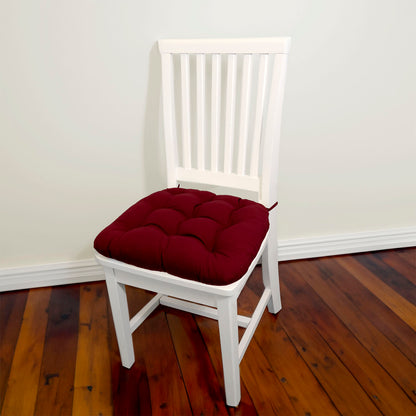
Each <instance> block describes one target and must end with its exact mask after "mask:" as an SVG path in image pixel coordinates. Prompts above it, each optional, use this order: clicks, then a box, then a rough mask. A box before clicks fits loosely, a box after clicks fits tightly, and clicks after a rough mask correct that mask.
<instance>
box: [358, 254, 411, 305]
mask: <svg viewBox="0 0 416 416" xmlns="http://www.w3.org/2000/svg"><path fill="white" fill-rule="evenodd" d="M354 258H355V259H356V260H358V261H359V262H360V263H361V264H362V265H364V266H365V267H366V269H368V270H370V271H371V273H373V274H374V275H375V276H377V277H378V279H380V280H381V281H383V282H384V283H385V284H386V285H388V286H389V287H391V288H392V289H393V290H394V291H395V292H396V293H398V294H399V295H400V296H402V297H403V298H404V299H406V300H407V301H409V302H410V303H412V304H413V305H416V286H415V285H414V284H413V283H412V282H410V281H409V280H408V279H406V277H405V276H403V275H401V274H400V273H399V272H397V271H396V270H395V269H394V268H392V267H390V266H389V265H388V264H386V263H383V262H382V261H381V260H379V259H378V258H377V257H376V256H374V255H373V254H372V253H367V254H356V255H355V256H354Z"/></svg>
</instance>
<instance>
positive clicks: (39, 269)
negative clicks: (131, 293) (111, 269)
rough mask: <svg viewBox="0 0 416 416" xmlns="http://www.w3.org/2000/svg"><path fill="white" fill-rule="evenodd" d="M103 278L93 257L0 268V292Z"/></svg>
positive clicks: (101, 271)
mask: <svg viewBox="0 0 416 416" xmlns="http://www.w3.org/2000/svg"><path fill="white" fill-rule="evenodd" d="M95 280H104V272H103V270H102V267H101V266H99V265H98V264H97V262H96V261H95V260H94V259H90V260H80V261H72V262H66V263H54V264H43V265H39V266H26V267H13V268H8V269H0V292H3V291H7V290H18V289H29V288H34V287H43V286H56V285H66V284H72V283H82V282H92V281H95Z"/></svg>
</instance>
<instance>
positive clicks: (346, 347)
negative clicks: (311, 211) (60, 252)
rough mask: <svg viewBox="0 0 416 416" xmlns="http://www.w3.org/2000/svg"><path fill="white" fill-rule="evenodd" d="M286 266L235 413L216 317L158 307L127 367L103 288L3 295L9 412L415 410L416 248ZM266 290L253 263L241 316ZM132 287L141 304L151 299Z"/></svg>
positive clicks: (0, 379) (402, 414)
mask: <svg viewBox="0 0 416 416" xmlns="http://www.w3.org/2000/svg"><path fill="white" fill-rule="evenodd" d="M280 274H281V286H282V299H283V310H282V311H281V312H280V313H279V314H278V315H277V316H274V315H271V314H269V313H268V312H267V311H266V312H265V314H264V316H263V318H262V320H261V323H260V325H259V327H258V329H257V332H256V335H255V337H254V339H253V340H252V342H251V344H250V346H249V348H248V350H247V352H246V355H245V357H244V359H243V361H242V363H241V378H242V399H241V404H240V406H239V408H237V409H232V408H227V407H226V406H225V405H224V385H223V380H222V369H221V358H220V350H219V338H218V329H217V324H216V322H215V321H211V320H209V319H207V318H200V317H193V316H192V315H188V314H186V313H182V312H177V311H172V310H168V309H165V308H160V309H158V310H157V311H155V312H154V313H153V314H152V315H151V317H150V318H148V320H147V321H145V323H144V324H143V325H142V326H141V327H140V328H139V329H138V330H137V331H136V332H135V334H134V345H135V353H136V362H135V364H134V365H133V367H132V368H131V369H130V370H126V369H124V368H122V367H121V365H120V358H119V355H118V349H117V343H116V339H115V334H114V329H113V323H112V320H111V315H110V310H109V305H108V300H107V294H106V288H105V286H104V284H103V283H92V284H82V285H70V286H60V287H54V288H42V289H32V290H23V291H16V292H6V293H2V294H0V336H1V342H0V364H1V367H0V409H2V412H1V415H10V416H14V415H19V416H20V415H33V414H36V415H42V416H43V415H45V416H51V415H71V414H73V415H111V414H117V415H150V414H172V415H180V416H182V415H188V414H195V415H211V414H236V415H239V414H244V415H246V414H248V415H255V414H259V415H274V414H278V415H279V416H285V415H302V416H306V415H318V416H331V415H339V414H342V415H353V416H370V415H392V416H411V415H416V306H415V304H416V290H415V287H416V248H412V249H402V250H391V251H380V252H374V253H371V254H358V255H346V256H338V257H327V258H321V259H313V260H299V261H292V262H282V263H281V264H280ZM260 290H261V278H260V267H257V268H256V270H255V272H254V273H253V275H252V277H251V278H250V280H249V284H248V287H247V288H246V289H245V290H244V292H243V294H242V296H241V297H240V305H239V308H240V313H248V312H250V311H251V310H252V309H253V305H254V304H255V301H256V300H257V299H258V296H259V293H260ZM128 295H129V298H130V300H131V302H132V304H133V305H134V307H135V308H136V309H138V308H139V307H140V305H142V304H143V303H144V302H145V301H146V300H147V299H148V298H149V294H148V293H145V292H142V291H138V290H134V291H133V290H131V291H129V293H128ZM132 312H133V311H132ZM134 312H135V311H134Z"/></svg>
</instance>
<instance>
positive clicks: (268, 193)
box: [260, 54, 287, 206]
mask: <svg viewBox="0 0 416 416" xmlns="http://www.w3.org/2000/svg"><path fill="white" fill-rule="evenodd" d="M286 69H287V54H277V55H276V56H275V60H274V65H273V74H272V80H271V91H272V92H273V93H272V94H271V95H270V99H269V106H268V114H267V118H266V125H265V133H264V146H263V149H262V169H263V172H262V181H261V194H260V200H261V202H262V203H263V204H265V205H267V206H271V205H272V204H274V203H275V202H276V201H277V198H278V197H277V189H278V187H277V182H278V171H279V146H280V130H281V129H280V127H281V119H282V107H283V97H284V87H285V81H286Z"/></svg>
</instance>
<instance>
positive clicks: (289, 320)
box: [280, 306, 381, 416]
mask: <svg viewBox="0 0 416 416" xmlns="http://www.w3.org/2000/svg"><path fill="white" fill-rule="evenodd" d="M280 314H281V315H280V320H281V323H282V326H283V328H284V329H285V332H286V333H287V334H288V336H289V338H290V339H291V341H292V342H293V343H294V345H295V346H296V349H297V350H298V352H299V354H300V355H301V356H302V357H303V359H304V360H305V361H306V363H307V364H308V366H309V369H310V370H311V371H312V373H313V374H314V375H315V377H316V378H317V379H318V381H319V383H320V384H321V385H322V387H323V388H324V389H325V391H326V392H327V394H328V395H329V397H330V398H331V400H332V402H333V403H334V405H335V407H336V408H337V410H338V411H339V412H340V413H341V414H342V415H351V416H355V415H380V414H381V412H380V411H379V410H378V409H377V407H376V406H375V405H374V403H373V402H372V401H371V400H370V399H369V398H368V396H367V395H366V393H365V392H364V391H363V390H362V388H361V386H360V385H359V384H358V382H357V381H356V380H355V378H354V377H353V376H352V375H351V373H350V372H349V371H348V369H347V368H346V367H345V366H344V365H343V364H342V363H341V362H340V360H339V359H338V357H337V356H336V354H335V353H334V352H333V351H332V350H331V348H330V347H329V346H328V344H327V343H326V341H325V340H324V339H323V338H322V336H321V335H320V334H319V332H318V331H317V330H316V329H315V328H314V327H313V326H312V325H310V323H309V322H308V321H304V317H303V316H302V314H300V313H299V310H298V308H297V307H296V308H295V309H294V308H292V307H288V306H286V308H285V309H284V310H282V311H281V312H280ZM340 386H342V388H340Z"/></svg>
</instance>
